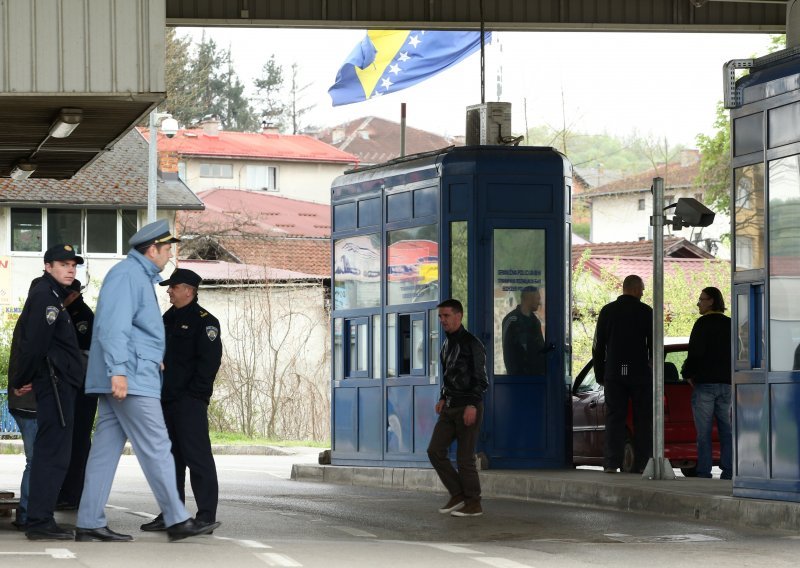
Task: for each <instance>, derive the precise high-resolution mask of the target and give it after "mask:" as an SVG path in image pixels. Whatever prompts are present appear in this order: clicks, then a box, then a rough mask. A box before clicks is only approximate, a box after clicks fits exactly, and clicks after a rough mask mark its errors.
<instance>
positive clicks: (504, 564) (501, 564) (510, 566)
mask: <svg viewBox="0 0 800 568" xmlns="http://www.w3.org/2000/svg"><path fill="white" fill-rule="evenodd" d="M473 560H477V561H478V562H483V563H484V564H488V565H489V566H494V567H495V568H531V566H530V564H520V563H519V562H514V561H513V560H509V559H508V558H498V557H492V556H482V557H479V558H473Z"/></svg>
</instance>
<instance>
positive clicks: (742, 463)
mask: <svg viewBox="0 0 800 568" xmlns="http://www.w3.org/2000/svg"><path fill="white" fill-rule="evenodd" d="M754 63H755V65H754V66H753V69H752V72H751V73H750V74H749V75H747V76H745V77H743V78H741V79H739V80H738V81H737V82H736V91H735V93H736V98H737V99H738V100H737V101H735V102H734V104H732V105H729V106H733V107H734V108H733V109H732V110H731V126H732V130H731V132H732V136H731V153H732V168H733V191H732V196H731V206H732V212H733V219H732V231H733V241H734V247H733V248H734V261H733V291H732V292H733V293H732V304H733V306H732V319H733V334H732V335H733V363H734V372H733V389H734V390H733V412H734V457H735V463H734V484H733V494H734V495H735V496H740V497H754V498H765V499H778V500H785V501H800V57H798V56H792V55H791V54H790V53H788V52H783V53H780V52H779V53H777V54H772V55H769V56H766V57H764V58H761V59H757V60H755V62H754Z"/></svg>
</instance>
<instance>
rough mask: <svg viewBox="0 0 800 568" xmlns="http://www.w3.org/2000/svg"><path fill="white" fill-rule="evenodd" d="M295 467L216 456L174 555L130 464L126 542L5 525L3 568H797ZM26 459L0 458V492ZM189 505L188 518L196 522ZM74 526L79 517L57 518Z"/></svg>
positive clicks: (607, 524)
mask: <svg viewBox="0 0 800 568" xmlns="http://www.w3.org/2000/svg"><path fill="white" fill-rule="evenodd" d="M315 459H316V451H311V452H306V453H305V454H303V455H300V456H293V457H264V456H218V457H217V467H218V470H219V474H220V494H221V501H220V509H219V514H218V518H219V520H221V521H222V522H223V524H222V526H221V527H220V528H219V529H218V530H217V531H216V532H215V533H214V535H212V536H204V537H198V538H195V539H188V540H186V541H182V542H178V543H169V542H167V539H166V536H165V535H164V534H162V533H144V532H140V531H139V529H138V527H139V525H140V524H141V523H143V522H146V521H148V520H149V519H150V518H152V516H153V515H155V514H156V513H158V507H157V505H156V504H155V501H154V500H153V498H152V496H151V494H150V491H149V489H148V487H147V484H146V482H145V480H144V477H143V475H142V473H141V470H140V469H139V466H138V464H137V462H136V459H135V458H134V457H131V456H123V458H122V461H121V462H120V468H119V470H118V472H117V477H116V480H115V483H114V489H113V491H112V494H111V502H110V503H109V509H108V518H109V526H110V527H111V528H113V529H114V530H117V531H120V532H124V533H130V534H133V535H134V537H135V538H136V540H135V542H132V543H120V544H106V543H76V542H29V541H28V540H26V539H25V537H24V535H22V534H21V533H19V532H17V531H16V530H14V528H13V527H12V526H11V524H10V522H9V521H10V519H7V518H0V567H6V566H9V567H11V566H14V567H15V568H16V567H17V566H20V567H22V566H24V567H25V568H38V567H40V566H41V567H53V566H57V567H72V566H81V567H84V566H85V567H93V568H94V567H97V568H101V567H102V568H107V567H109V566H114V568H125V567H134V566H137V567H138V566H143V567H148V568H160V567H162V566H165V567H166V566H170V567H183V566H186V567H193V568H196V567H202V566H215V567H223V568H227V567H231V568H233V567H236V568H240V567H241V568H247V567H251V566H252V567H256V566H257V567H260V568H263V567H264V566H279V567H280V566H320V567H325V568H330V567H338V566H347V567H358V568H360V567H370V568H374V567H383V566H403V567H407V566H435V567H437V568H440V567H442V568H444V567H450V566H453V567H455V566H458V567H459V568H464V567H466V568H469V567H471V566H474V567H476V568H478V567H480V566H494V567H497V568H522V567H526V566H528V567H544V566H581V567H583V566H592V567H605V566H608V567H615V568H617V567H619V566H626V567H634V566H648V567H657V566H669V567H670V568H675V567H676V566H688V565H692V566H703V567H704V568H706V567H715V566H719V567H724V568H731V567H735V566H758V567H763V566H770V567H780V566H795V565H796V563H797V557H798V554H800V536H798V535H794V534H788V533H780V534H769V533H766V532H764V531H756V530H748V529H742V528H739V527H733V526H723V525H711V524H707V523H701V522H684V521H676V520H673V519H669V518H666V517H659V516H648V515H638V514H631V513H620V512H610V511H603V510H595V509H591V508H577V507H564V506H558V505H550V504H542V503H533V502H528V503H525V502H518V501H506V500H497V499H487V500H484V511H485V514H484V516H483V517H477V518H454V517H450V516H448V515H440V514H439V513H438V512H437V511H436V509H437V508H438V507H439V506H440V505H441V504H442V503H444V502H445V501H446V500H447V498H446V495H444V494H441V495H438V494H437V495H433V494H430V493H423V492H420V493H417V492H409V491H393V490H384V489H375V488H360V487H348V486H338V485H327V484H321V483H299V482H293V481H290V480H289V473H290V469H291V464H292V463H295V462H301V461H306V462H308V461H311V462H313V461H315ZM22 460H23V458H22V456H18V455H0V488H10V487H15V486H16V485H17V483H18V477H19V474H20V472H21V469H22ZM192 507H193V503H192V502H191V501H190V503H189V509H190V512H192V513H193V512H194V511H193V508H192ZM57 518H58V521H59V522H60V523H62V524H64V525H67V526H74V524H75V513H74V512H59V513H57Z"/></svg>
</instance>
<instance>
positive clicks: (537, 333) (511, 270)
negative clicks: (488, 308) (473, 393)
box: [492, 229, 546, 375]
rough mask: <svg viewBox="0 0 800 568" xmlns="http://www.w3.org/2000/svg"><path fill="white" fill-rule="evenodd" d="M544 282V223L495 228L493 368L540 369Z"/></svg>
mask: <svg viewBox="0 0 800 568" xmlns="http://www.w3.org/2000/svg"><path fill="white" fill-rule="evenodd" d="M544 282H545V231H544V229H495V231H494V290H493V295H492V297H493V298H494V372H495V374H498V375H544V374H545V371H546V369H545V367H546V365H545V363H546V356H545V352H544V333H545V329H544V323H543V322H544V321H545V308H544V306H545V289H544Z"/></svg>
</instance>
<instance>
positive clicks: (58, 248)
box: [44, 243, 83, 264]
mask: <svg viewBox="0 0 800 568" xmlns="http://www.w3.org/2000/svg"><path fill="white" fill-rule="evenodd" d="M56 260H74V261H75V262H76V263H77V264H83V257H80V256H78V255H77V254H75V249H74V248H73V247H72V245H65V244H63V243H61V244H57V245H53V246H51V247H50V248H49V249H47V252H45V253H44V262H45V264H53V262H55V261H56Z"/></svg>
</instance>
